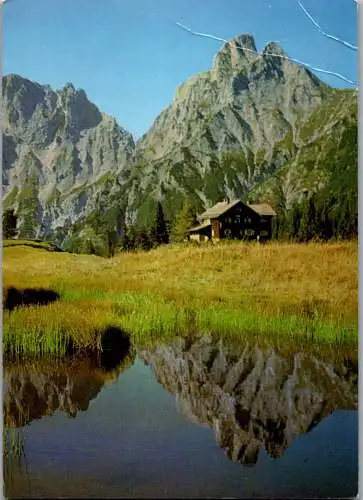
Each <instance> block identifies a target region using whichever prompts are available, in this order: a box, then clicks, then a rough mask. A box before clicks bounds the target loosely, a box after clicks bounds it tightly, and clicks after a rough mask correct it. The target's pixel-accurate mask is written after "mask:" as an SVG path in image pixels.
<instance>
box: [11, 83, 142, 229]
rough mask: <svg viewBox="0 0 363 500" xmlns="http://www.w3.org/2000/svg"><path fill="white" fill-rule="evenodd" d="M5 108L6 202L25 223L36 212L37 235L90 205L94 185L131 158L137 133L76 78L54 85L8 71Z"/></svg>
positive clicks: (21, 224)
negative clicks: (107, 110)
mask: <svg viewBox="0 0 363 500" xmlns="http://www.w3.org/2000/svg"><path fill="white" fill-rule="evenodd" d="M3 108H4V122H3V127H4V136H3V137H4V145H3V151H4V165H3V179H2V180H3V195H5V204H7V205H11V206H15V208H16V209H17V212H18V214H19V215H20V229H21V228H22V226H23V225H24V223H25V222H26V218H27V217H28V218H29V217H30V218H31V220H30V221H28V222H29V225H30V224H31V223H33V225H35V226H36V231H35V234H34V236H35V237H43V236H44V234H49V232H52V231H53V230H54V229H55V227H56V225H60V226H62V224H65V223H66V222H69V223H72V222H75V221H76V220H77V218H78V217H79V216H80V215H81V214H82V213H84V211H87V210H88V211H90V210H93V208H94V207H93V206H92V202H94V195H95V192H97V189H98V186H97V185H98V184H99V183H100V182H101V184H103V183H104V181H105V178H107V176H109V175H110V174H112V175H117V174H118V172H119V170H120V169H122V168H123V166H124V165H126V164H127V163H128V162H129V161H130V160H132V155H133V152H134V140H133V138H132V135H131V134H130V133H129V132H127V131H126V130H125V129H123V128H121V127H120V126H119V125H118V124H117V122H116V120H115V119H114V118H113V117H110V116H108V115H105V114H104V113H101V112H100V111H99V110H98V108H97V107H96V106H95V105H94V104H93V103H91V102H90V101H89V100H88V98H87V96H86V94H85V92H84V91H83V90H76V89H75V88H74V86H73V85H72V84H67V85H66V86H65V87H64V88H62V89H61V90H58V91H53V90H52V89H51V88H50V87H49V86H42V85H39V84H36V83H34V82H31V81H30V80H26V79H24V78H21V77H19V76H16V75H9V76H6V77H4V82H3ZM85 187H87V189H88V193H87V195H86V196H84V188H85ZM80 194H81V196H80ZM6 202H7V203H6ZM87 205H88V206H87ZM24 219H25V220H24ZM34 222H35V224H34Z"/></svg>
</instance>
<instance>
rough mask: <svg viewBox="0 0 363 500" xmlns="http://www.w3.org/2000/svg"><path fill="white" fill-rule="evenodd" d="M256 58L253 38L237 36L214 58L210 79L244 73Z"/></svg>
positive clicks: (246, 35)
mask: <svg viewBox="0 0 363 500" xmlns="http://www.w3.org/2000/svg"><path fill="white" fill-rule="evenodd" d="M256 57H257V49H256V44H255V40H254V38H253V36H252V35H249V34H245V35H239V36H237V37H235V38H233V39H232V40H230V41H229V42H227V43H226V44H225V45H224V46H223V47H222V49H221V50H220V51H219V52H218V54H217V55H216V56H215V57H214V60H213V66H212V79H219V78H224V77H226V76H230V75H231V74H233V73H239V72H242V71H246V70H247V69H248V67H249V66H250V64H251V62H252V61H254V60H255V59H256Z"/></svg>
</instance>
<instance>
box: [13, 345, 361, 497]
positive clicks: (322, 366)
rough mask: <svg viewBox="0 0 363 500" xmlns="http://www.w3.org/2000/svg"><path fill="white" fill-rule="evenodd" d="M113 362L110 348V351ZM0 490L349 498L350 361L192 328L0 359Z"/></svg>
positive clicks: (352, 467) (353, 480)
mask: <svg viewBox="0 0 363 500" xmlns="http://www.w3.org/2000/svg"><path fill="white" fill-rule="evenodd" d="M120 361H121V360H120ZM4 418H5V426H6V428H7V429H8V432H13V433H18V434H19V436H20V438H21V441H22V443H23V451H22V452H21V453H20V456H18V455H19V452H18V454H17V455H16V453H15V452H14V453H13V456H10V460H7V461H6V464H7V465H6V469H5V479H6V495H7V496H8V497H17V498H19V497H21V498H35V497H53V498H54V497H60V496H61V497H73V498H74V497H84V498H91V497H93V498H96V497H98V498H120V497H133V498H137V497H138V498H145V497H156V498H166V497H215V498H221V497H235V498H243V497H251V496H255V497H269V498H271V497H288V498H291V497H301V496H305V497H307V496H308V497H342V496H344V497H347V496H348V497H352V496H355V495H356V494H357V481H358V478H357V476H358V472H357V469H358V465H357V462H358V460H357V458H358V457H357V454H358V451H357V426H358V416H357V366H356V362H353V361H352V360H349V359H348V360H347V359H346V360H340V361H339V362H338V361H331V360H329V361H327V360H324V359H319V358H318V357H317V356H313V355H312V354H307V353H303V352H299V353H295V354H294V355H290V356H288V357H286V356H283V355H281V354H280V353H279V352H277V351H276V350H274V349H272V348H269V349H266V348H265V349H262V348H259V347H257V346H240V347H236V346H232V345H228V344H225V343H224V344H223V343H218V344H215V343H214V342H213V341H212V340H211V339H210V338H208V337H203V338H200V339H198V340H195V341H193V342H190V341H185V340H181V339H177V340H175V341H174V342H172V343H170V344H169V345H160V346H158V347H156V348H154V349H149V350H147V349H135V350H134V351H132V353H130V354H129V355H127V356H126V357H125V358H124V359H123V360H122V361H121V362H120V364H119V366H111V367H110V366H108V367H105V366H102V363H101V365H100V364H99V363H97V362H95V361H94V360H90V359H88V358H86V359H78V360H77V359H73V360H72V361H67V362H66V361H64V362H61V363H59V364H58V365H56V364H55V363H54V362H53V361H43V362H42V363H39V364H36V363H32V364H28V365H26V364H25V365H23V366H22V365H20V364H14V363H12V364H8V365H7V366H6V367H5V377H4Z"/></svg>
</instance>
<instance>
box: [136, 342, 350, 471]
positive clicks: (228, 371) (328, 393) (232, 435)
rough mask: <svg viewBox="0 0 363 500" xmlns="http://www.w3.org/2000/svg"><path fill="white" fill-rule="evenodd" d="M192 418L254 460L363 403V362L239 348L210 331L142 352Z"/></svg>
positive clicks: (237, 456)
mask: <svg viewBox="0 0 363 500" xmlns="http://www.w3.org/2000/svg"><path fill="white" fill-rule="evenodd" d="M138 355H139V356H140V357H141V358H142V359H144V360H145V361H146V362H147V364H148V365H149V367H150V368H151V369H152V371H153V372H154V374H155V376H156V378H157V380H158V381H159V382H160V383H161V384H162V385H163V386H164V387H165V388H166V389H167V390H168V391H169V392H170V393H172V394H174V395H175V396H176V398H177V403H178V406H179V408H180V410H181V411H182V412H183V413H185V414H186V415H187V416H188V417H189V418H190V419H192V420H193V421H195V422H197V423H199V424H201V425H207V426H209V427H211V428H212V429H213V430H214V432H215V435H216V440H217V442H218V443H219V444H220V446H221V447H222V448H223V449H224V450H225V452H226V454H227V456H228V457H229V458H231V459H232V460H233V461H235V462H240V463H242V464H254V463H256V462H257V459H258V454H259V450H260V449H261V447H263V448H264V449H265V450H266V451H267V452H268V453H269V454H270V456H272V457H274V458H276V457H279V456H281V455H282V454H283V452H284V451H285V450H286V449H287V448H288V447H289V446H290V445H291V443H292V442H293V441H294V440H295V439H296V438H297V437H298V436H299V435H301V434H303V433H305V432H308V431H309V430H310V429H312V428H313V427H314V426H316V425H317V424H318V423H319V422H320V421H321V420H322V419H323V418H325V417H326V416H328V415H329V414H330V413H332V412H333V411H334V410H336V409H357V404H358V394H357V365H356V364H355V363H349V362H347V363H346V364H343V363H341V364H338V363H336V364H334V363H327V362H324V361H322V360H319V358H318V357H315V356H312V355H307V354H304V353H302V352H299V353H296V354H295V355H293V356H292V357H290V358H284V357H283V356H281V355H280V354H278V353H277V352H275V351H274V350H273V349H272V348H269V349H262V348H259V347H257V346H246V347H245V348H243V347H240V348H238V347H232V346H228V345H223V344H221V343H219V344H215V343H213V342H212V339H211V338H209V337H202V338H200V339H198V340H195V341H193V342H192V343H191V344H190V343H189V344H188V342H187V341H185V340H182V339H178V340H177V341H175V342H174V343H172V344H170V345H165V346H160V347H158V348H156V349H155V350H153V351H146V350H145V351H144V350H143V351H140V352H138Z"/></svg>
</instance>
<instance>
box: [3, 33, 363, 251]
mask: <svg viewBox="0 0 363 500" xmlns="http://www.w3.org/2000/svg"><path fill="white" fill-rule="evenodd" d="M241 47H245V49H249V50H245V49H242V48H241ZM255 51H256V46H255V42H254V39H253V37H251V36H250V35H241V36H239V37H236V38H235V39H234V40H232V41H230V42H229V43H227V44H225V45H224V46H223V48H222V49H221V50H220V51H219V52H218V54H217V55H216V56H215V58H214V61H213V65H212V68H211V70H210V71H209V72H205V73H202V74H199V75H197V76H195V77H193V78H191V79H189V80H188V81H187V82H186V83H185V84H183V85H181V86H180V87H179V89H178V90H177V92H176V95H175V98H174V100H173V102H172V103H171V104H170V106H169V107H168V108H167V109H166V110H164V111H163V112H162V113H161V114H160V115H159V116H158V117H157V118H156V120H155V122H154V124H153V126H152V127H151V128H150V130H149V131H148V132H147V133H146V134H145V135H144V136H143V137H142V138H140V140H139V141H137V143H136V144H134V142H133V139H132V136H131V134H129V133H128V132H126V131H125V130H124V129H122V128H121V127H119V126H118V125H117V123H116V121H115V120H114V119H112V118H110V117H107V116H106V115H104V114H102V113H101V112H100V111H99V110H98V109H97V108H96V107H95V106H94V105H93V104H91V103H90V102H89V101H88V99H87V97H86V95H85V93H84V92H83V91H82V90H76V89H75V88H74V87H73V86H72V85H71V84H68V85H66V86H65V87H64V89H62V90H60V91H57V92H53V91H52V90H51V89H50V87H47V86H45V87H44V86H40V85H38V84H34V83H32V82H29V81H28V80H25V79H22V78H21V77H16V76H14V75H10V76H8V77H5V79H4V91H3V92H4V116H5V120H4V168H3V193H4V194H5V199H4V202H5V206H6V207H15V208H16V209H17V211H18V213H19V215H20V219H21V225H22V226H24V227H25V228H26V227H28V226H31V221H34V220H36V221H37V230H36V234H35V236H36V237H45V236H49V235H51V236H52V235H53V236H54V234H56V235H57V238H58V239H57V243H60V244H61V243H62V242H64V239H65V238H66V237H67V235H69V234H70V233H71V231H72V226H74V225H75V223H77V224H76V226H75V227H77V231H79V228H80V227H82V224H83V223H86V222H85V221H86V220H87V215H89V214H90V213H92V211H94V210H95V207H96V205H102V206H103V207H107V208H110V207H111V206H114V205H115V204H118V205H119V206H120V207H122V211H123V213H124V214H127V215H128V218H129V219H130V220H134V221H135V220H136V221H138V222H140V223H148V222H150V216H151V214H152V213H153V210H152V209H153V207H154V205H155V203H156V200H161V201H162V202H163V205H164V211H165V212H166V215H167V217H168V218H170V219H172V218H173V216H174V215H175V213H176V212H177V211H178V210H179V209H180V207H181V204H182V202H183V200H184V199H185V198H189V199H191V200H192V201H194V203H195V205H196V206H197V208H198V209H199V210H200V211H203V210H204V209H205V208H207V207H208V206H210V205H211V204H213V203H215V202H216V201H218V199H220V198H221V197H224V196H226V195H227V196H229V197H231V198H234V197H243V196H245V195H246V194H247V193H248V192H250V191H251V190H254V193H255V196H260V197H267V199H268V201H271V200H270V199H269V197H270V195H269V184H268V182H269V180H270V179H271V178H272V177H273V176H274V174H275V173H276V172H278V171H280V170H283V169H284V168H285V170H286V172H285V174H284V177H281V179H282V181H281V182H284V183H285V184H286V186H285V187H286V191H287V192H288V198H289V202H291V201H293V200H294V199H296V198H298V197H299V196H300V195H301V189H302V188H304V187H305V186H304V184H308V185H309V186H311V189H313V190H319V189H321V188H323V187H324V186H325V185H326V183H327V182H329V176H330V177H331V173H330V172H326V171H325V169H324V165H322V164H321V163H320V162H319V154H318V155H315V156H317V158H315V159H314V161H313V165H312V166H311V157H308V156H309V154H305V153H304V154H301V152H304V151H306V148H308V150H309V148H310V150H311V151H313V152H314V151H315V150H317V151H320V150H321V149H322V148H325V142H326V138H327V137H328V136H329V137H330V136H332V137H333V139H334V140H333V144H332V145H330V146H331V147H333V148H334V147H335V148H336V147H338V148H339V141H336V140H335V139H336V138H337V137H341V136H342V135H343V134H344V131H345V130H346V128H347V127H351V128H352V127H353V128H354V126H355V127H356V112H355V114H354V112H353V113H352V109H353V110H354V109H355V108H356V101H357V99H356V95H355V93H352V92H349V91H346V92H344V91H343V92H342V91H337V90H335V89H332V88H330V87H328V86H327V85H325V84H323V83H322V82H321V81H320V80H319V79H318V78H317V77H316V76H314V75H313V74H312V73H311V72H310V71H308V70H307V69H305V68H302V67H300V66H297V65H296V64H294V63H292V62H291V61H289V60H287V59H286V54H285V53H284V52H283V50H282V49H281V48H280V47H279V46H278V45H277V44H275V43H270V44H268V45H267V46H266V47H265V49H264V50H263V51H262V52H261V54H258V53H256V52H255ZM271 54H275V56H272V55H271ZM276 56H278V57H276ZM320 109H325V114H324V119H325V121H324V126H322V125H321V124H316V123H313V124H312V123H310V122H309V120H310V117H311V116H314V114H315V115H317V116H319V115H320V111H319V110H320ZM329 110H332V112H331V113H330V112H329ZM309 124H310V130H308V129H309ZM324 141H325V142H324ZM337 144H338V146H337ZM304 148H305V149H304ZM356 149H357V147H356ZM314 154H315V152H314ZM307 163H308V167H309V168H308V169H306V168H305V165H306V164H307ZM286 165H288V166H289V168H287V167H286ZM341 169H344V165H343V166H342V167H341ZM343 175H344V174H343ZM349 175H351V174H349ZM266 181H267V188H265V183H266ZM270 198H271V197H270ZM272 202H273V200H272ZM58 230H59V231H60V233H58Z"/></svg>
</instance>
